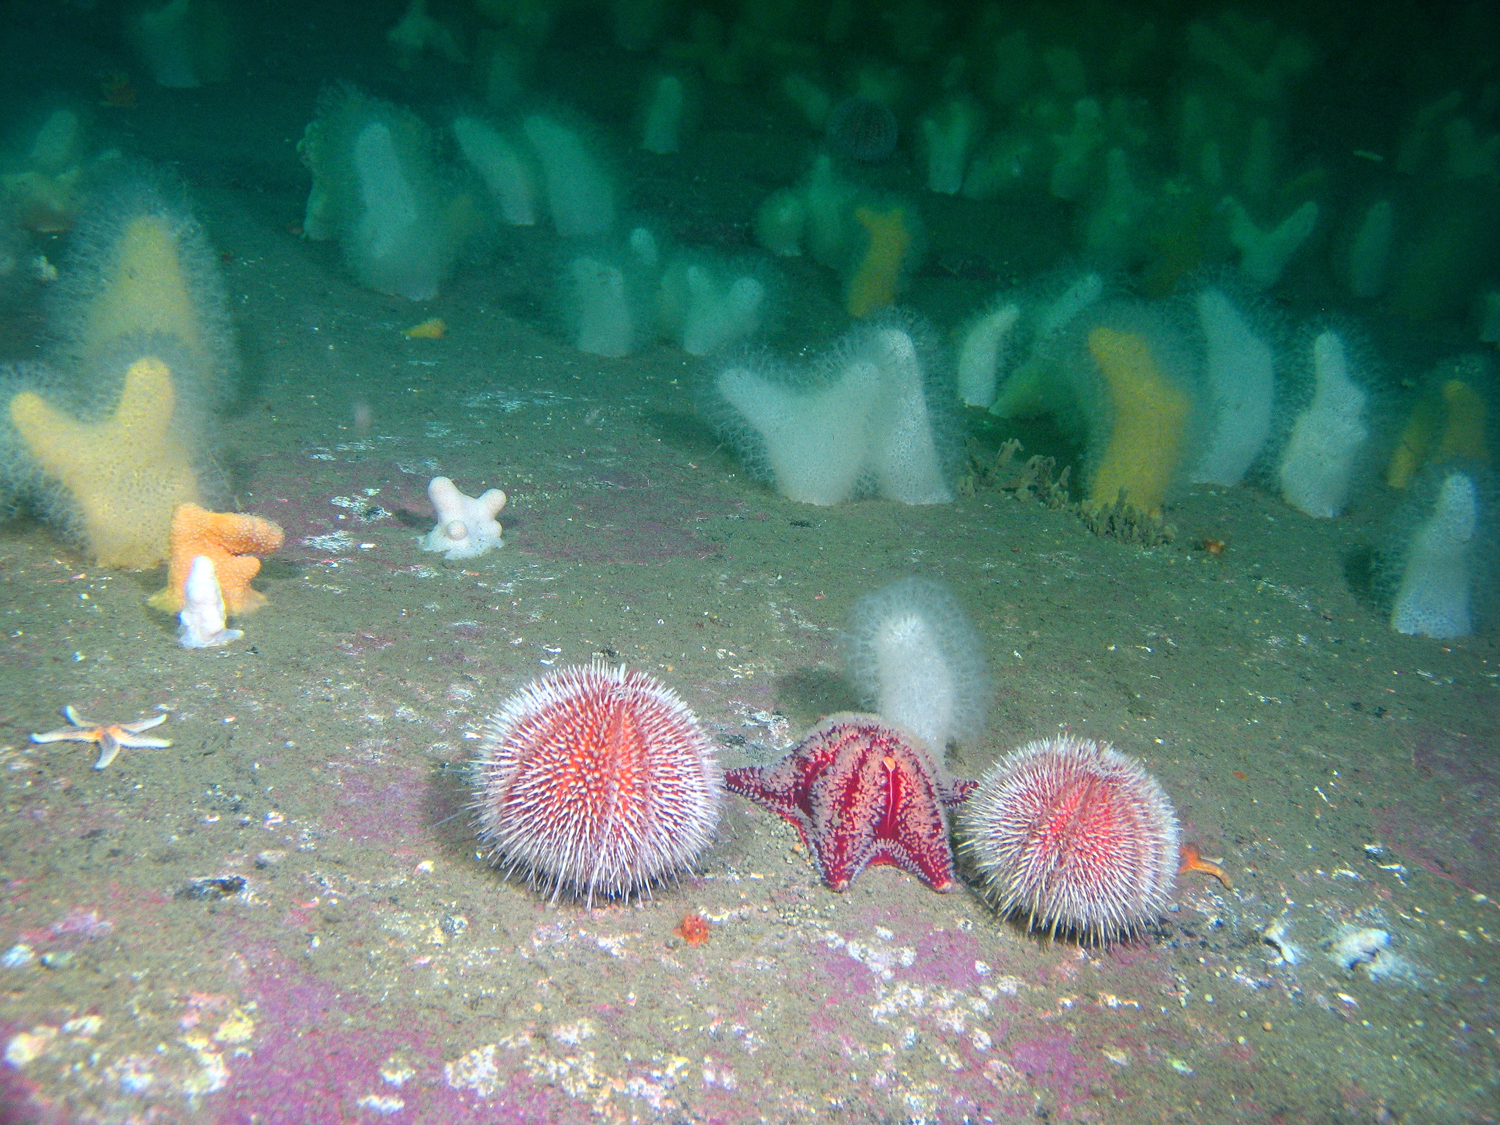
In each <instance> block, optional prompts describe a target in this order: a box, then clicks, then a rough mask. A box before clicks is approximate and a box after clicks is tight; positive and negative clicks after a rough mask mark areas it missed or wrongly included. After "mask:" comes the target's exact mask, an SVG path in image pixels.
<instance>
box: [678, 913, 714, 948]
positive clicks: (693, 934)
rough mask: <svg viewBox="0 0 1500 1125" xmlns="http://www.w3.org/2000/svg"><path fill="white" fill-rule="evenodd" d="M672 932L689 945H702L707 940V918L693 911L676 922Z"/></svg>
mask: <svg viewBox="0 0 1500 1125" xmlns="http://www.w3.org/2000/svg"><path fill="white" fill-rule="evenodd" d="M672 932H673V933H674V934H676V935H677V936H678V937H680V938H681V939H682V940H683V941H685V942H687V943H688V944H689V945H694V946H697V945H702V944H703V943H704V942H706V941H707V940H708V919H707V918H705V917H703V915H701V914H699V913H698V912H697V911H694V912H693V913H692V914H689V915H688V916H687V917H686V918H684V919H683V920H682V921H681V922H678V923H677V928H676V929H674V930H673V931H672Z"/></svg>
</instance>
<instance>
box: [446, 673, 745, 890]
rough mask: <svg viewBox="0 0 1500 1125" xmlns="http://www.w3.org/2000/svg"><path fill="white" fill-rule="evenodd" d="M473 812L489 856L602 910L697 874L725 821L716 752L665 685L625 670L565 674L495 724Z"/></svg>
mask: <svg viewBox="0 0 1500 1125" xmlns="http://www.w3.org/2000/svg"><path fill="white" fill-rule="evenodd" d="M475 765H476V781H475V795H474V807H475V809H476V810H477V812H478V817H477V827H478V830H479V839H480V842H481V843H482V844H483V845H484V846H485V848H486V849H487V851H488V853H489V858H490V859H491V860H492V861H493V862H494V863H496V864H497V865H499V866H503V867H505V868H506V869H508V870H511V869H514V870H521V871H525V872H526V873H527V875H528V876H529V878H530V880H531V882H532V884H533V885H534V886H539V887H542V888H544V889H550V890H551V892H552V897H553V898H554V899H556V898H557V897H558V896H559V895H560V894H562V893H563V892H564V891H567V892H570V893H572V894H576V895H579V896H581V897H584V898H587V899H588V900H589V901H592V900H593V897H594V895H595V894H602V895H611V896H613V895H628V894H631V893H634V892H636V891H640V890H643V889H645V888H647V887H649V886H650V885H651V884H653V883H658V882H661V881H663V880H665V879H668V878H670V877H671V876H672V875H674V874H676V873H677V872H679V871H681V870H683V869H684V868H685V867H687V866H688V865H689V864H691V863H692V862H693V861H694V860H695V859H696V858H697V857H698V856H699V854H701V853H702V851H703V849H704V848H706V847H707V846H708V843H709V840H710V839H711V838H712V836H713V832H714V828H715V826H716V825H717V824H718V821H719V813H720V808H721V804H722V799H721V791H722V784H721V779H720V774H719V767H718V764H717V762H716V761H715V759H714V753H713V747H712V746H711V744H710V743H709V741H708V738H707V737H706V736H705V735H704V733H703V730H702V728H701V727H700V726H699V725H698V720H697V718H696V717H695V716H694V715H693V713H692V711H690V710H689V709H688V707H687V705H686V704H685V703H683V701H682V700H681V699H680V698H679V697H678V695H677V693H676V692H674V691H672V689H671V688H669V687H667V686H666V685H665V684H663V683H661V681H659V680H656V679H654V678H653V677H651V676H648V675H646V674H645V673H644V672H635V671H628V670H626V668H625V667H624V666H623V665H622V666H620V667H609V666H606V665H604V664H602V663H599V662H597V661H596V662H595V663H593V664H591V665H589V666H587V667H584V666H576V667H570V668H563V669H560V670H558V671H556V672H553V673H552V674H551V675H548V676H544V677H542V678H541V679H539V680H535V681H533V682H532V683H530V684H528V685H527V686H526V687H524V688H522V689H521V690H520V691H519V692H517V693H516V694H515V695H513V696H511V697H510V698H509V699H508V700H506V701H505V703H504V704H503V705H502V706H501V708H500V710H498V711H496V712H495V713H494V714H493V715H491V716H490V717H489V719H487V720H486V722H485V724H484V728H483V741H482V742H481V743H480V747H479V759H478V761H477V762H476V763H475Z"/></svg>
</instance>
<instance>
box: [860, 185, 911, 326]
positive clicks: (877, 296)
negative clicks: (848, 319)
mask: <svg viewBox="0 0 1500 1125" xmlns="http://www.w3.org/2000/svg"><path fill="white" fill-rule="evenodd" d="M854 221H855V222H857V223H858V224H859V225H860V226H862V227H864V228H865V233H866V245H865V252H864V254H863V255H861V256H860V258H859V261H858V262H857V263H856V264H855V267H854V272H853V273H852V274H851V275H850V277H849V286H848V288H847V289H846V290H845V293H844V307H845V308H846V309H847V310H848V311H849V315H850V316H852V317H866V316H869V315H870V314H871V313H872V312H874V311H875V310H876V309H882V308H885V307H886V306H887V305H891V304H894V303H895V301H896V290H897V287H898V285H899V284H900V281H901V271H902V269H903V268H905V266H906V264H907V259H908V258H909V257H910V255H911V253H912V250H913V248H914V246H915V241H916V240H915V238H914V237H913V231H912V225H911V220H910V218H909V217H908V215H907V213H906V208H905V207H902V206H899V205H898V206H895V207H892V208H890V209H889V210H887V211H877V210H875V208H873V207H869V206H862V207H856V208H855V209H854Z"/></svg>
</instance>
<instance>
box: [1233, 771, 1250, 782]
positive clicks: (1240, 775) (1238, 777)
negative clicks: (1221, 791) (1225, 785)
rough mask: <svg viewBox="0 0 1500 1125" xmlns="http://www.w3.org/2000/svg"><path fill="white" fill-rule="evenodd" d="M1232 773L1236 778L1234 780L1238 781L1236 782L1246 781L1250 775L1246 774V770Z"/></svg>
mask: <svg viewBox="0 0 1500 1125" xmlns="http://www.w3.org/2000/svg"><path fill="white" fill-rule="evenodd" d="M1232 772H1233V776H1234V779H1235V780H1236V781H1244V780H1245V778H1246V777H1247V776H1248V775H1247V774H1246V773H1245V771H1244V770H1234V771H1232Z"/></svg>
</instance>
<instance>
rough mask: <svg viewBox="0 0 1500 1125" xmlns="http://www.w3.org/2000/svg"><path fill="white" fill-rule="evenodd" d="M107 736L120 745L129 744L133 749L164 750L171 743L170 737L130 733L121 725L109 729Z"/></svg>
mask: <svg viewBox="0 0 1500 1125" xmlns="http://www.w3.org/2000/svg"><path fill="white" fill-rule="evenodd" d="M109 736H110V737H111V738H113V739H114V740H115V741H116V742H117V743H119V744H120V745H121V746H129V747H130V748H131V749H133V750H165V749H166V748H167V747H168V746H170V745H172V740H171V739H170V738H150V737H148V736H145V735H132V734H129V733H127V732H126V731H125V730H124V728H122V727H114V728H112V729H111V730H110V731H109Z"/></svg>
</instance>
